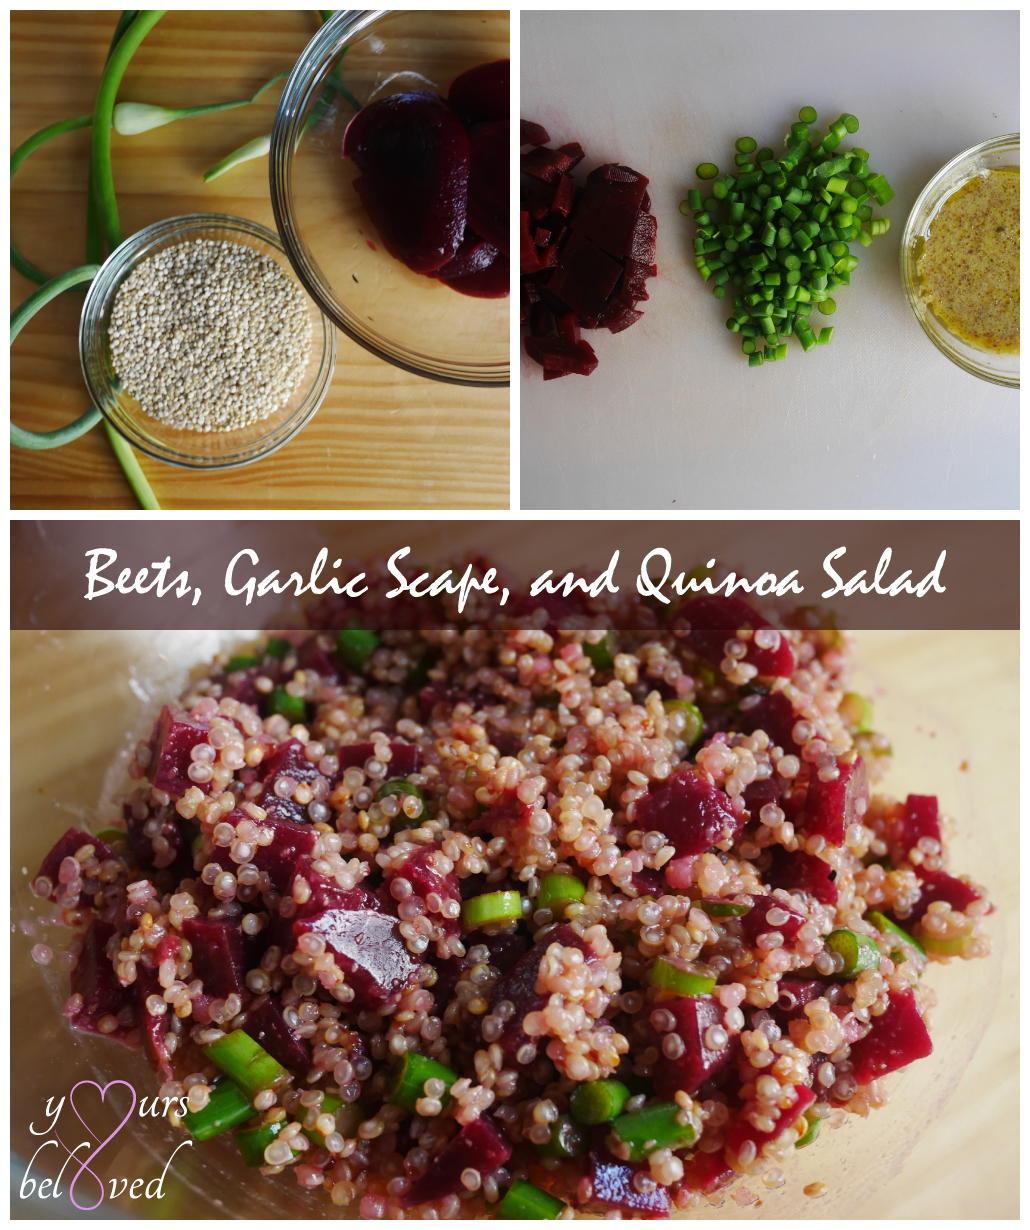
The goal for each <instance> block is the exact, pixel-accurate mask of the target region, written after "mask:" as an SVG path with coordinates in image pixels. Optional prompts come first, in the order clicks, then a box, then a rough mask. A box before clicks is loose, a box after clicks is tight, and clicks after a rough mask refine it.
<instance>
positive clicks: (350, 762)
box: [336, 689, 425, 777]
mask: <svg viewBox="0 0 1030 1230" xmlns="http://www.w3.org/2000/svg"><path fill="white" fill-rule="evenodd" d="M424 690H425V689H423V691H424ZM375 750H376V749H375V744H374V743H345V744H343V746H342V747H341V748H340V749H339V751H338V752H337V753H336V754H337V755H338V756H339V758H340V772H341V773H343V772H344V770H346V769H363V768H364V767H365V761H366V760H371V759H372V757H373V756H374V755H375ZM417 769H418V744H417V743H391V744H390V760H389V762H388V765H387V770H388V777H407V776H408V774H409V773H414V772H415V771H416V770H417Z"/></svg>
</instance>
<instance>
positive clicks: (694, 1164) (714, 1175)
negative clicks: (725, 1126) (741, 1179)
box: [682, 1149, 737, 1195]
mask: <svg viewBox="0 0 1030 1230" xmlns="http://www.w3.org/2000/svg"><path fill="white" fill-rule="evenodd" d="M736 1175H737V1172H736V1171H735V1170H734V1169H733V1167H732V1166H730V1165H729V1163H728V1162H727V1161H726V1153H725V1151H724V1150H723V1149H717V1150H716V1151H715V1152H714V1153H702V1152H701V1150H700V1149H698V1151H697V1152H696V1153H695V1154H694V1156H693V1157H692V1158H691V1159H690V1161H689V1162H687V1163H685V1164H684V1166H683V1180H682V1182H683V1186H684V1187H688V1188H689V1189H690V1190H691V1191H692V1192H702V1193H704V1194H705V1195H710V1194H711V1193H712V1192H715V1191H718V1190H719V1188H720V1187H725V1186H726V1184H727V1183H731V1182H732V1181H733V1180H734V1179H735V1178H736Z"/></svg>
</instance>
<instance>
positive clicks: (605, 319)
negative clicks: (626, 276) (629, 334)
mask: <svg viewBox="0 0 1030 1230" xmlns="http://www.w3.org/2000/svg"><path fill="white" fill-rule="evenodd" d="M643 314H644V313H643V312H638V311H637V310H636V308H632V307H630V306H629V305H628V304H626V303H623V302H622V301H621V300H620V299H619V296H618V295H617V294H615V295H612V297H611V298H610V299H609V300H608V302H607V304H605V308H604V311H603V312H602V313H601V315H600V316H599V317H598V320H597V325H598V328H604V329H607V330H608V332H609V333H621V332H622V331H623V329H628V328H629V327H630V325H635V324H636V323H637V321H638V320H639V319H640V318H641V316H643Z"/></svg>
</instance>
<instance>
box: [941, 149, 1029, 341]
mask: <svg viewBox="0 0 1030 1230" xmlns="http://www.w3.org/2000/svg"><path fill="white" fill-rule="evenodd" d="M918 269H919V277H920V280H921V282H922V293H923V296H924V298H925V299H926V301H927V303H928V304H929V306H930V308H931V309H932V311H933V313H934V315H935V316H936V317H937V318H938V320H940V322H941V324H943V325H944V326H945V328H947V329H948V330H949V331H950V332H951V333H953V334H954V335H955V336H956V337H959V338H961V339H962V340H963V341H966V342H968V343H969V344H970V345H971V346H976V347H977V348H978V349H980V350H990V351H993V352H994V353H996V354H1018V353H1019V169H1018V168H1017V167H1002V168H999V169H998V170H996V171H990V172H988V173H987V174H986V175H978V176H977V177H976V178H974V179H971V180H970V181H969V182H968V183H966V184H963V186H962V187H961V188H959V189H958V190H957V191H956V192H953V193H952V194H951V196H949V197H948V199H947V200H946V201H945V202H944V204H943V205H942V206H941V208H940V210H939V211H938V213H937V216H936V217H935V218H934V220H933V222H932V223H931V224H930V229H929V232H928V234H927V236H926V239H925V241H924V247H923V251H922V254H921V255H920V257H919V265H918Z"/></svg>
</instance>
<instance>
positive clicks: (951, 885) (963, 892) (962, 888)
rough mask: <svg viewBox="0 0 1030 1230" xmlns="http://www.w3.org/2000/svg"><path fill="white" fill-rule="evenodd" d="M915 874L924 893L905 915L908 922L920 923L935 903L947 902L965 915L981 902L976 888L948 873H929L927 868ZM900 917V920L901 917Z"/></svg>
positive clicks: (919, 868)
mask: <svg viewBox="0 0 1030 1230" xmlns="http://www.w3.org/2000/svg"><path fill="white" fill-rule="evenodd" d="M915 872H916V875H917V876H918V877H919V879H920V880H921V881H922V885H923V891H922V895H921V896H920V898H919V900H918V901H917V902H916V904H915V905H914V906H913V907H912V911H911V913H909V914H906V915H905V918H906V919H907V920H908V922H912V923H915V922H918V921H919V920H920V919H921V918H922V917H923V915H924V914H925V913H926V910H927V907H928V906H929V905H930V904H931V902H934V901H946V902H947V903H948V905H950V906H951V908H952V909H953V910H958V912H959V913H960V914H964V913H965V912H966V906H969V905H972V904H973V902H974V901H980V900H981V896H980V894H979V893H978V892H977V891H976V889H975V888H971V887H970V886H969V885H968V884H967V883H966V882H965V881H964V880H959V879H958V878H957V877H955V876H952V875H949V874H948V873H947V872H946V871H929V870H927V868H925V867H917V868H916V869H915ZM898 917H899V919H900V917H901V916H900V915H899V916H898Z"/></svg>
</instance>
